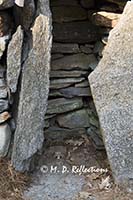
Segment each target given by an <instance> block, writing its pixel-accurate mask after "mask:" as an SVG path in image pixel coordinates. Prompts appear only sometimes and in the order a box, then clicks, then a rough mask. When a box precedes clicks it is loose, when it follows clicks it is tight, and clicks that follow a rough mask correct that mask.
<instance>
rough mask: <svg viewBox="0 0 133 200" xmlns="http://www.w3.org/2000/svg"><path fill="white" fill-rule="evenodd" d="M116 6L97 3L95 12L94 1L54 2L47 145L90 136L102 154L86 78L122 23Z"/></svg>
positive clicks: (99, 135)
mask: <svg viewBox="0 0 133 200" xmlns="http://www.w3.org/2000/svg"><path fill="white" fill-rule="evenodd" d="M117 3H118V2H117ZM117 3H116V4H112V2H104V1H103V2H102V1H101V3H99V2H97V10H96V9H95V7H96V4H95V3H94V1H93V0H91V1H88V0H87V1H86V0H81V1H76V0H72V1H65V0H61V1H56V0H51V10H52V14H53V36H54V38H53V47H52V62H51V72H50V93H49V101H48V109H47V115H46V116H45V119H46V124H47V127H46V128H45V137H46V138H47V139H50V138H51V139H54V140H55V139H56V140H60V139H61V140H62V139H64V138H66V137H70V136H71V137H72V136H78V135H81V134H85V133H87V134H88V135H89V137H91V139H92V141H93V143H94V144H95V147H96V148H97V149H104V145H103V142H102V137H101V134H100V126H99V121H98V117H97V113H96V110H95V106H94V104H93V99H92V96H91V91H90V87H89V83H88V78H87V77H88V75H89V74H90V73H91V72H92V71H93V70H94V69H95V67H96V66H97V64H98V62H99V60H100V59H101V58H102V54H103V49H104V47H105V46H106V44H107V39H108V35H109V32H110V30H111V29H112V28H113V27H114V26H115V25H116V24H117V22H118V21H119V18H120V16H121V14H120V13H121V11H122V10H121V9H120V8H119V5H118V4H117ZM107 5H108V6H107ZM123 5H124V4H123ZM111 8H112V10H111V12H110V9H111ZM116 8H117V9H116ZM55 132H56V133H57V132H58V134H57V137H55ZM68 132H69V133H68ZM74 133H75V134H74Z"/></svg>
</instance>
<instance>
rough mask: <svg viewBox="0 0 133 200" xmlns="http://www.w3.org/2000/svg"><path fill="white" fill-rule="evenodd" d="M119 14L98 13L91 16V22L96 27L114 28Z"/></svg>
mask: <svg viewBox="0 0 133 200" xmlns="http://www.w3.org/2000/svg"><path fill="white" fill-rule="evenodd" d="M120 17H121V14H118V13H111V12H105V11H100V12H96V13H94V14H93V17H92V22H93V23H94V24H96V25H97V26H105V27H115V25H116V24H117V23H118V21H119V20H120Z"/></svg>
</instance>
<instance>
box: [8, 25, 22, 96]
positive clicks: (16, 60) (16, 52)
mask: <svg viewBox="0 0 133 200" xmlns="http://www.w3.org/2000/svg"><path fill="white" fill-rule="evenodd" d="M22 44H23V30H22V29H21V26H19V27H18V28H17V31H16V32H15V33H14V35H13V36H12V40H11V41H10V43H9V46H8V50H7V84H8V86H9V88H10V89H11V92H13V93H15V92H16V90H17V84H18V78H19V75H20V70H21V53H22Z"/></svg>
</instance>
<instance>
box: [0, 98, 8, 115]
mask: <svg viewBox="0 0 133 200" xmlns="http://www.w3.org/2000/svg"><path fill="white" fill-rule="evenodd" d="M8 108H9V106H8V100H6V99H0V113H2V112H3V111H5V110H8Z"/></svg>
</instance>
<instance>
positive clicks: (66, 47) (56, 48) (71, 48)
mask: <svg viewBox="0 0 133 200" xmlns="http://www.w3.org/2000/svg"><path fill="white" fill-rule="evenodd" d="M79 52H80V50H79V46H78V44H63V43H53V46H52V53H79Z"/></svg>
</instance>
